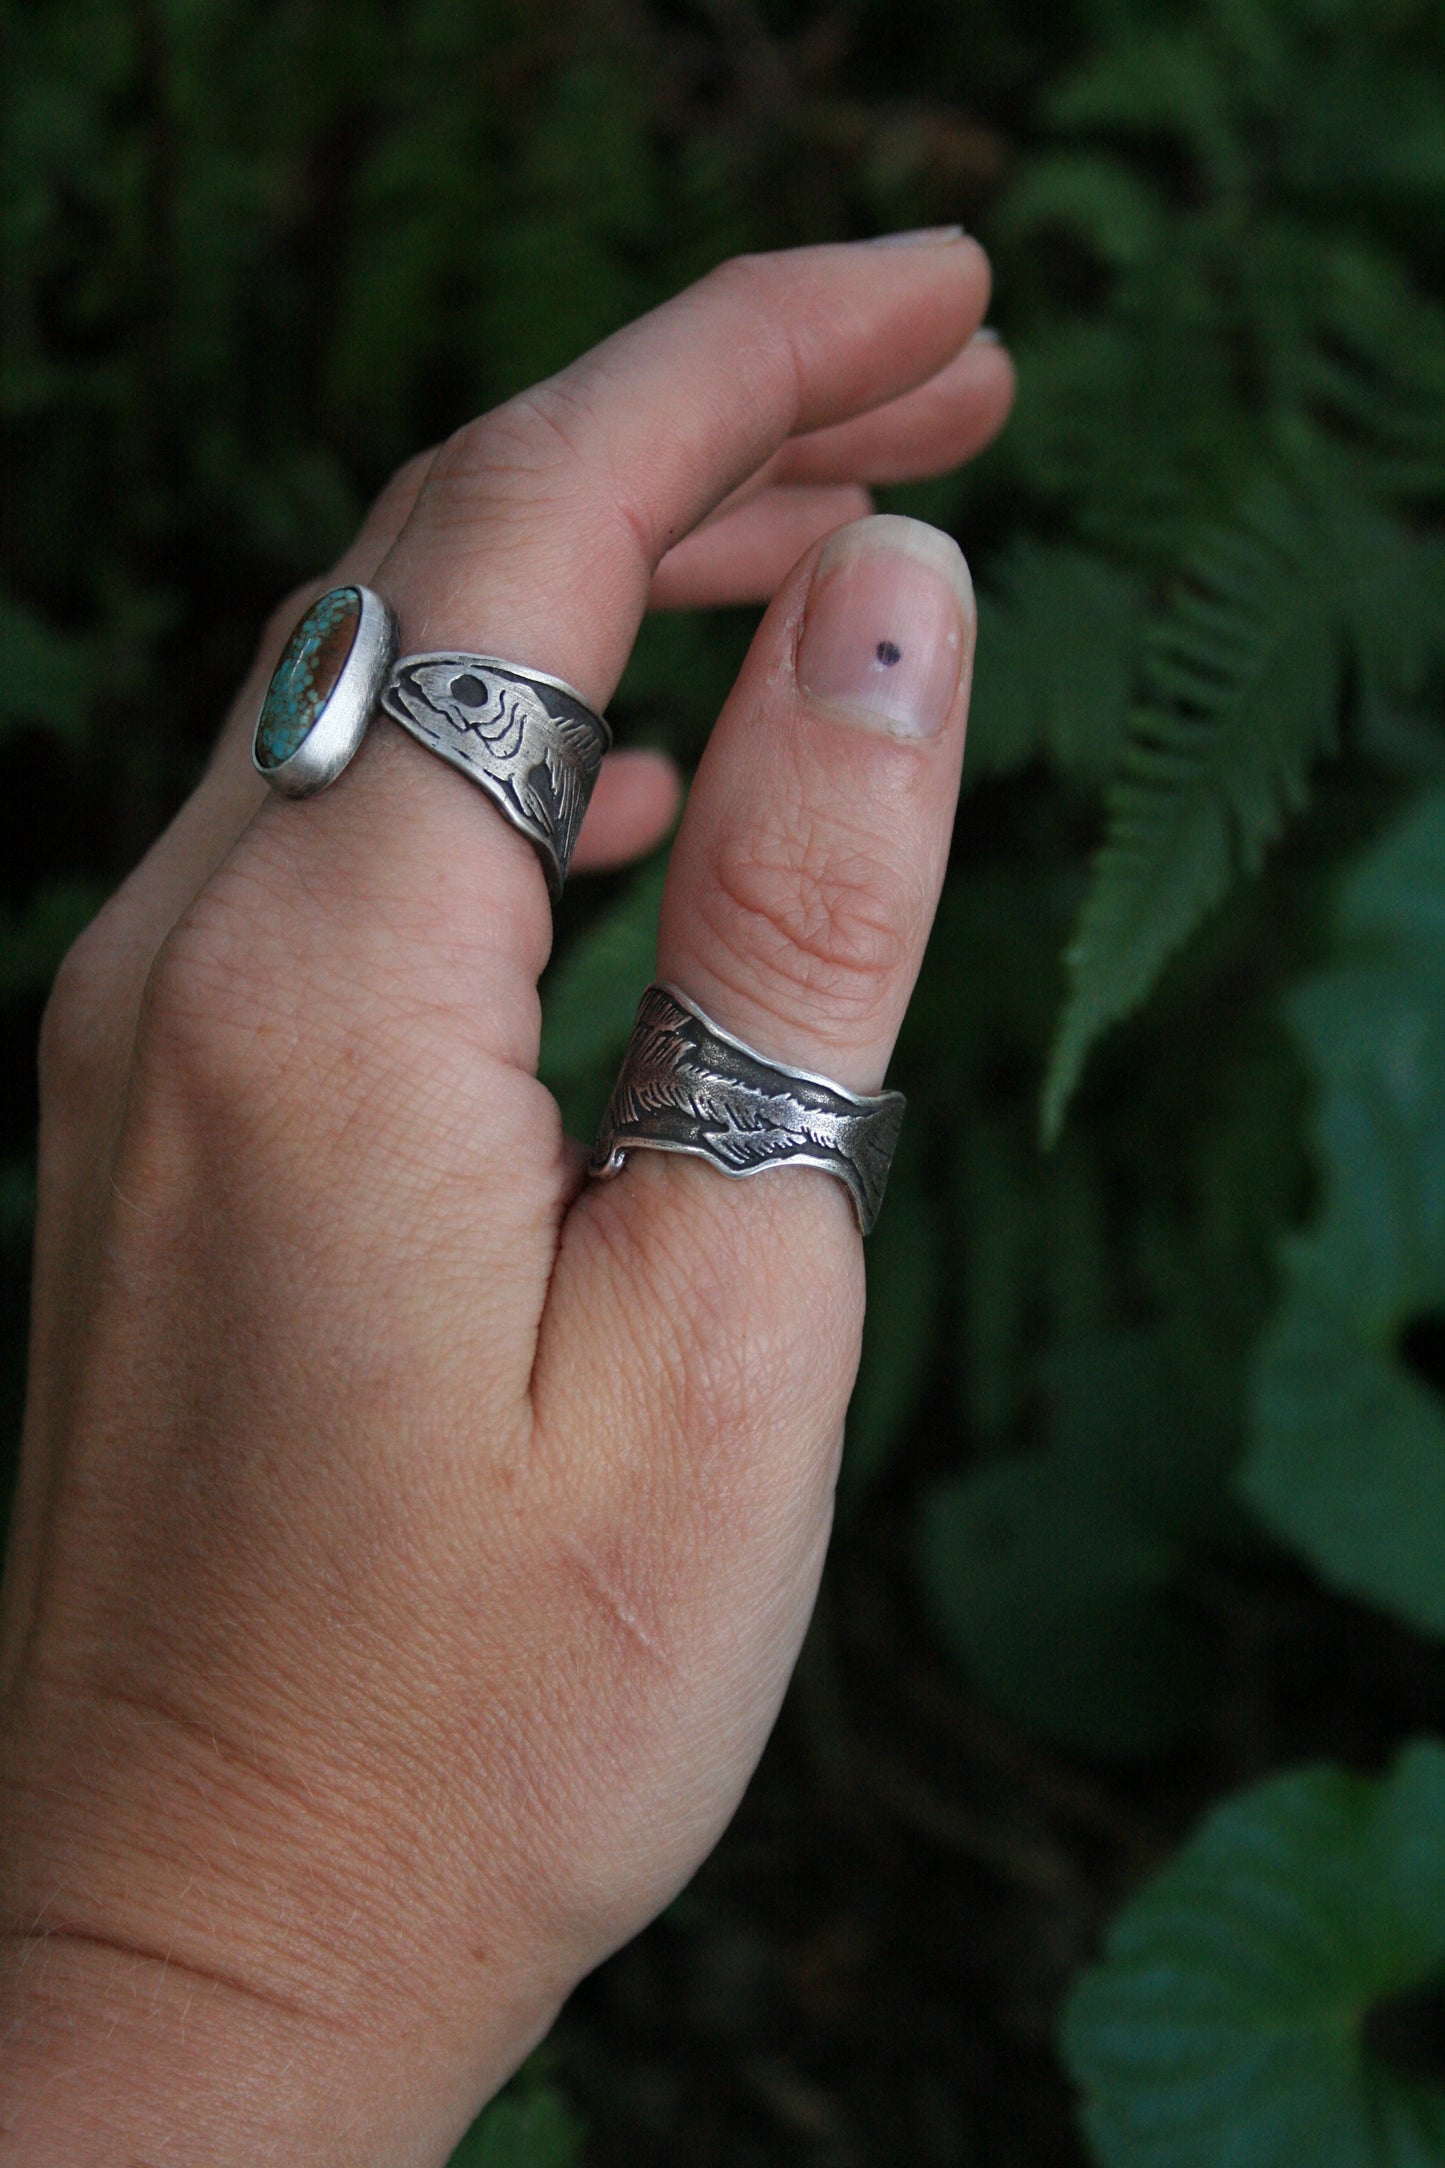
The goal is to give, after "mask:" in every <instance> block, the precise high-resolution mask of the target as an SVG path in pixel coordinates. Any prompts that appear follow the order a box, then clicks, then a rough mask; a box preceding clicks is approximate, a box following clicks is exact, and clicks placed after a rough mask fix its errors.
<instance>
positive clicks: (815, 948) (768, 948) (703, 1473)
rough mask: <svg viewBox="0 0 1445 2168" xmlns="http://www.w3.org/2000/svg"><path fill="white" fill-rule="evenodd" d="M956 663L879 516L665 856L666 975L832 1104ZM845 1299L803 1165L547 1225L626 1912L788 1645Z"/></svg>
mask: <svg viewBox="0 0 1445 2168" xmlns="http://www.w3.org/2000/svg"><path fill="white" fill-rule="evenodd" d="M973 642H974V608H973V596H972V589H971V586H970V583H969V578H968V572H967V568H966V566H965V564H964V561H963V558H962V556H961V554H960V552H959V550H958V548H957V546H956V544H955V543H953V542H952V541H951V540H950V539H949V538H948V537H947V536H946V535H943V534H940V533H938V532H937V531H936V530H935V529H933V528H930V527H925V526H923V525H921V524H920V523H919V522H916V521H913V520H905V519H901V518H897V517H891V516H885V517H880V518H874V519H866V520H861V521H858V522H856V523H855V524H853V525H852V526H849V527H845V528H843V529H841V530H840V531H839V532H838V533H837V534H835V535H834V536H833V537H832V538H831V539H830V540H829V541H828V542H827V543H826V544H824V545H822V546H820V547H818V548H815V549H813V550H811V551H809V553H808V554H807V556H806V557H805V558H804V559H803V560H802V562H801V563H800V564H799V565H798V566H797V567H796V568H795V570H794V573H793V575H792V576H791V577H790V579H789V580H788V581H787V583H786V584H785V586H784V588H783V589H782V590H781V592H780V593H779V595H778V596H777V598H776V599H775V601H774V603H773V606H772V608H771V609H770V610H769V612H768V615H767V617H766V618H765V619H764V622H763V624H762V626H761V628H760V630H759V633H758V635H757V638H756V640H755V642H754V645H753V648H752V651H751V653H750V654H749V656H748V659H747V662H746V664H745V665H744V668H743V671H742V674H741V676H740V678H739V680H738V683H737V686H736V688H735V689H734V691H733V693H732V695H731V697H730V699H729V701H728V703H727V706H726V708H725V710H724V712H723V714H722V716H721V717H720V719H719V721H718V724H717V727H716V730H715V732H714V734H713V738H712V741H711V743H710V745H709V747H708V750H707V754H706V756H705V758H704V761H703V763H702V766H701V768H700V770H699V773H698V776H697V780H696V783H695V785H694V788H693V792H692V795H691V798H690V800H689V803H688V806H687V809H686V812H685V814H684V818H683V823H682V827H681V830H680V832H679V835H678V839H677V842H676V844H675V846H674V850H673V856H672V861H671V866H670V869H669V874H668V882H667V890H666V897H665V901H664V906H663V915H662V925H661V937H660V944H659V959H658V969H659V976H660V977H662V978H664V979H666V980H668V981H670V982H671V983H673V984H674V985H676V986H677V987H678V989H679V990H680V991H681V992H682V993H683V994H684V995H685V996H686V997H688V998H690V999H691V1000H693V1001H695V1002H696V1003H698V1004H699V1005H700V1006H701V1007H702V1008H703V1009H705V1010H706V1012H707V1013H708V1014H709V1015H710V1016H711V1017H713V1018H714V1019H715V1020H716V1022H717V1023H719V1024H720V1025H722V1026H723V1027H724V1029H725V1030H727V1031H730V1032H732V1033H734V1034H736V1035H737V1036H738V1037H740V1038H742V1039H743V1040H745V1041H746V1042H747V1043H748V1044H749V1045H751V1046H752V1047H754V1048H755V1049H756V1050H757V1051H758V1052H759V1053H761V1054H763V1055H764V1056H766V1057H768V1058H769V1059H770V1060H772V1061H775V1062H781V1063H784V1064H787V1065H790V1066H795V1067H799V1068H805V1069H808V1070H810V1071H813V1072H821V1073H822V1074H824V1075H825V1076H828V1077H831V1078H834V1079H836V1080H837V1081H838V1082H839V1083H840V1084H842V1085H843V1086H845V1087H846V1088H847V1089H849V1090H851V1091H855V1092H873V1091H876V1090H877V1089H878V1087H879V1085H880V1083H881V1082H882V1079H883V1074H884V1070H885V1068H886V1065H887V1061H888V1058H889V1054H890V1052H891V1050H892V1046H893V1042H894V1038H895V1036H896V1033H897V1031H898V1027H899V1024H900V1022H901V1020H902V1017H903V1012H904V1009H905V1007H906V1005H907V1001H908V997H909V994H910V992H911V990H912V986H913V983H914V979H915V977H916V975H917V972H918V967H919V963H920V961H921V958H922V954H923V948H924V944H925V942H926V940H927V937H928V932H929V928H930V926H931V923H932V919H933V913H934V908H935V905H936V902H937V897H938V892H939V889H940V886H941V883H942V879H943V874H944V869H945V865H946V861H947V854H948V845H949V838H950V833H951V828H952V821H953V810H954V804H955V800H956V794H957V788H958V778H959V771H960V764H961V759H962V753H963V739H964V727H965V720H966V712H967V703H968V687H969V678H970V670H971V661H972V652H973ZM862 1281H863V1276H862V1256H861V1245H860V1241H859V1236H858V1228H857V1223H856V1220H855V1217H854V1213H853V1210H852V1206H851V1203H850V1200H849V1197H848V1194H847V1192H846V1190H845V1189H844V1188H843V1186H842V1184H841V1183H840V1182H838V1181H836V1180H834V1179H833V1178H832V1177H831V1176H830V1175H828V1174H825V1173H823V1172H820V1171H818V1170H817V1169H815V1168H808V1167H788V1168H784V1169H779V1170H776V1171H774V1170H769V1171H766V1172H764V1173H762V1174H760V1175H758V1176H756V1177H755V1178H753V1179H750V1180H746V1181H730V1180H727V1179H724V1178H722V1177H720V1175H719V1173H718V1171H717V1170H716V1169H715V1168H714V1167H713V1166H711V1165H709V1164H707V1163H705V1162H702V1161H699V1160H697V1159H693V1158H683V1157H676V1156H671V1155H664V1154H662V1153H653V1152H650V1151H634V1152H633V1153H632V1155H631V1157H630V1158H629V1159H628V1161H627V1163H626V1165H625V1167H624V1168H623V1170H622V1172H621V1174H620V1175H619V1177H618V1179H617V1180H615V1181H612V1182H606V1183H594V1184H592V1185H590V1187H589V1188H588V1189H587V1190H586V1191H584V1192H583V1194H582V1195H581V1196H580V1197H579V1198H578V1200H577V1201H576V1203H575V1204H574V1206H573V1208H572V1210H571V1212H570V1214H569V1216H568V1219H567V1221H566V1223H565V1227H564V1232H563V1239H562V1247H561V1253H560V1257H559V1260H558V1264H557V1268H556V1272H555V1275H554V1278H553V1282H552V1288H551V1294H550V1299H549V1303H548V1307H547V1312H546V1316H545V1319H544V1324H543V1332H542V1338H541V1342H540V1347H539V1358H538V1363H537V1367H536V1371H535V1373H534V1394H535V1407H536V1412H537V1417H538V1438H539V1451H540V1453H541V1455H542V1464H543V1465H544V1466H545V1468H546V1471H547V1478H548V1481H549V1483H551V1484H555V1486H556V1493H555V1495H556V1497H557V1500H558V1502H559V1507H558V1509H559V1511H562V1510H565V1515H566V1520H567V1525H568V1527H569V1529H570V1530H571V1531H572V1533H573V1535H574V1537H575V1539H576V1541H577V1543H578V1544H579V1546H580V1547H581V1550H582V1552H583V1554H584V1555H586V1556H588V1557H589V1558H593V1559H605V1560H606V1562H607V1585H608V1588H609V1590H610V1592H611V1598H612V1599H613V1600H615V1603H616V1606H617V1615H618V1616H619V1617H625V1618H626V1619H629V1620H631V1621H632V1622H633V1623H634V1625H639V1626H640V1631H639V1633H637V1634H632V1635H622V1634H620V1635H619V1637H618V1640H617V1643H616V1647H617V1650H618V1655H617V1659H616V1676H615V1680H614V1689H615V1690H616V1691H623V1690H625V1691H626V1693H627V1697H628V1715H629V1730H630V1733H631V1736H632V1738H633V1739H634V1740H636V1738H637V1725H638V1719H639V1702H641V1703H642V1704H643V1705H644V1706H645V1707H646V1709H647V1710H649V1711H650V1721H646V1722H645V1723H644V1729H645V1730H646V1731H647V1733H648V1735H649V1737H650V1738H651V1739H652V1740H653V1741H654V1743H655V1748H656V1757H657V1759H656V1762H655V1764H651V1765H649V1758H648V1756H647V1755H645V1754H644V1755H643V1756H641V1757H640V1760H639V1762H638V1763H636V1764H635V1765H634V1766H637V1767H638V1768H639V1769H642V1770H646V1771H648V1774H647V1775H646V1776H645V1777H643V1778H641V1779H640V1781H639V1790H638V1796H634V1797H632V1798H631V1799H629V1800H628V1801H627V1803H626V1807H625V1812H626V1814H627V1815H628V1816H629V1817H630V1819H629V1820H628V1821H627V1823H626V1825H625V1827H626V1831H627V1837H626V1839H620V1838H619V1836H618V1834H617V1833H616V1832H611V1833H610V1834H609V1838H608V1840H607V1841H609V1842H610V1843H611V1845H612V1847H613V1852H614V1856H616V1853H617V1850H618V1848H619V1845H620V1846H621V1848H622V1849H624V1850H625V1849H629V1848H630V1849H632V1850H633V1851H634V1856H636V1857H637V1858H638V1861H639V1872H640V1873H641V1875H642V1878H643V1880H642V1885H641V1887H640V1889H639V1902H640V1905H645V1904H646V1902H647V1901H648V1900H649V1899H652V1900H655V1899H656V1898H657V1897H658V1896H659V1895H660V1894H663V1893H665V1887H666V1885H667V1884H668V1883H669V1882H671V1881H672V1880H675V1879H677V1878H679V1877H681V1876H682V1875H685V1874H686V1873H687V1872H688V1871H689V1870H690V1868H691V1867H692V1866H693V1865H694V1864H695V1863H696V1859H697V1857H698V1856H700V1854H701V1852H702V1851H703V1850H704V1849H705V1848H706V1846H707V1844H708V1843H710V1842H711V1841H712V1839H713V1838H714V1837H715V1836H716V1834H717V1832H718V1830H719V1828H720V1827H721V1824H722V1822H723V1821H724V1820H725V1819H726V1817H727V1815H728V1814H729V1813H730V1812H731V1810H732V1808H733V1806H734V1804H735V1803H736V1799H737V1796H738V1794H739V1792H740V1791H741V1788H742V1785H743V1783H744V1782H745V1780H746V1777H747V1774H748V1772H749V1770H750V1769H751V1767H752V1764H753V1762H754V1760H755V1758H756V1756H757V1753H758V1752H759V1751H760V1749H761V1746H762V1742H763V1740H764V1738H765V1737H766V1734H767V1730H768V1728H769V1726H770V1725H771V1723H772V1720H773V1717H774V1715H775V1713H776V1709H777V1706H778V1702H779V1700H780V1698H781V1695H782V1691H783V1688H784V1686H785V1684H786V1680H787V1677H788V1674H789V1671H790V1669H791V1666H792V1663H793V1661H794V1658H795V1657H796V1654H797V1650H798V1647H799V1645H800V1643H801V1639H802V1635H803V1632H804V1629H805V1627H806V1624H807V1618H808V1614H809V1611H810V1609H811V1605H812V1599H813V1595H814V1591H815V1588H816V1583H817V1577H818V1573H819V1571H820V1569H821V1563H822V1557H823V1550H824V1546H825V1543H826V1538H827V1532H828V1526H829V1520H830V1513H831V1496H832V1484H833V1478H834V1474H835V1470H836V1461H837V1453H838V1447H839V1443H840V1439H841V1433H842V1425H843V1417H844V1413H845V1410H846V1407H847V1401H848V1396H849V1393H850V1391H851V1389H852V1383H853V1376H854V1371H855V1367H856V1363H857V1354H858V1341H859V1331H860V1327H861V1322H862V1295H863V1284H862ZM563 1501H565V1508H564V1506H563V1503H562V1502H563ZM606 1698H607V1697H606V1696H604V1699H606ZM649 1786H655V1791H654V1793H653V1796H652V1798H651V1800H649V1798H648V1797H647V1796H646V1795H647V1790H648V1787H649ZM619 1805H621V1802H619ZM664 1809H665V1812H664ZM599 1835H600V1832H599ZM659 1881H660V1883H661V1885H662V1888H661V1889H659V1888H658V1887H657V1886H656V1885H657V1884H658V1883H659Z"/></svg>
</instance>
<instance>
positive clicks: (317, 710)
mask: <svg viewBox="0 0 1445 2168" xmlns="http://www.w3.org/2000/svg"><path fill="white" fill-rule="evenodd" d="M396 650H397V631H396V619H395V616H394V615H393V613H392V611H391V609H390V607H389V606H388V605H387V604H386V603H385V602H384V601H383V600H382V598H381V597H380V595H377V594H373V592H372V590H371V589H370V588H369V587H361V586H350V587H334V588H332V590H331V592H330V593H329V594H326V595H323V596H322V597H321V599H320V601H319V602H316V603H314V604H313V605H312V607H311V608H310V609H309V610H308V611H307V612H306V614H305V615H304V616H303V618H302V619H301V622H300V623H299V624H298V625H297V627H296V629H295V631H294V632H293V633H292V635H291V637H290V639H289V640H288V641H287V643H286V646H285V648H284V649H283V651H282V655H281V659H280V661H279V662H278V663H277V665H276V669H275V671H274V673H273V675H272V678H271V682H270V684H269V686H268V687H267V690H266V696H265V699H264V700H263V701H262V704H261V712H260V715H259V716H258V718H257V722H256V736H255V742H254V745H253V747H252V756H251V757H252V760H253V762H254V764H255V766H256V769H257V771H258V772H259V773H260V774H261V775H263V776H264V777H265V779H266V781H267V782H268V783H269V784H270V785H271V787H272V789H273V790H278V791H281V792H282V793H283V794H284V795H285V796H287V797H290V798H306V797H310V796H311V795H312V794H313V793H314V792H316V791H318V790H325V788H326V786H327V785H328V784H329V783H334V782H335V781H336V778H337V777H338V776H339V775H340V774H341V772H342V770H343V769H344V768H345V767H346V765H347V763H348V762H349V761H350V760H351V759H352V757H353V756H354V754H355V753H356V752H357V750H358V749H359V747H360V745H361V741H362V739H363V738H364V737H365V735H366V731H367V728H368V725H369V724H370V722H371V719H372V717H373V716H374V715H375V713H376V712H377V709H378V707H380V708H382V709H384V710H385V712H386V713H387V714H388V715H390V716H391V717H392V718H393V720H394V721H395V722H398V723H400V725H401V727H402V728H403V730H406V731H409V732H410V734H411V735H412V737H414V738H416V739H417V740H418V741H419V742H420V743H421V744H422V745H425V746H427V747H428V748H429V749H430V750H431V751H432V752H434V753H436V754H438V755H439V756H440V757H441V758H442V759H443V760H445V761H447V762H449V763H450V765H451V766H452V767H454V768H460V769H461V771H462V773H463V774H464V775H467V776H469V777H470V778H471V780H472V781H473V782H474V783H477V784H479V785H480V786H481V788H482V789H483V790H484V791H486V792H487V794H488V796H489V797H490V798H491V799H492V801H493V803H494V804H495V805H496V806H497V808H498V810H499V811H500V812H501V813H502V814H503V815H504V816H505V817H506V819H507V820H509V821H510V822H511V824H512V826H513V827H514V828H517V829H519V830H520V831H521V833H522V834H523V835H524V836H526V838H527V840H528V841H529V842H530V843H531V844H532V845H533V846H534V847H535V849H536V851H537V853H538V855H539V857H540V858H541V860H542V866H543V870H544V871H545V873H546V876H547V886H548V888H549V890H550V891H551V895H552V900H553V902H554V903H555V902H556V900H557V898H558V897H559V896H560V895H561V893H562V885H563V883H564V882H565V880H566V878H567V868H568V866H569V864H570V863H571V859H572V852H573V850H574V848H575V847H576V843H577V837H578V834H579V832H580V830H581V827H582V819H583V815H584V814H585V813H586V811H587V805H588V801H589V799H590V798H591V796H592V790H593V786H594V784H595V783H596V781H597V775H598V771H599V769H600V768H601V766H602V756H603V754H604V753H605V752H606V751H607V749H608V747H609V746H610V745H611V743H612V732H611V730H610V728H609V726H608V724H607V721H606V718H605V717H604V716H601V715H598V714H597V713H596V712H595V710H594V709H592V708H590V707H588V705H587V703H586V701H585V700H584V699H583V698H582V696H581V694H580V693H579V692H577V691H576V690H575V688H574V687H573V686H571V685H568V684H566V683H565V682H564V681H563V680H562V679H561V678H556V677H551V676H549V675H548V674H547V673H546V672H545V671H542V670H529V669H527V668H525V667H524V666H523V665H522V664H520V663H515V662H507V661H504V660H503V659H502V657H500V656H498V655H466V654H460V653H453V652H451V651H441V652H436V653H428V654H420V655H403V656H402V657H401V659H400V660H399V661H398V660H397V655H396Z"/></svg>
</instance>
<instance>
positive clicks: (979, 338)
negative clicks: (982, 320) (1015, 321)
mask: <svg viewBox="0 0 1445 2168" xmlns="http://www.w3.org/2000/svg"><path fill="white" fill-rule="evenodd" d="M968 343H969V345H970V346H1002V345H1003V333H1002V332H1001V331H995V329H994V327H993V325H992V324H980V325H979V327H978V329H977V331H976V332H975V333H974V335H973V337H972V338H971V339H970V340H969V342H968Z"/></svg>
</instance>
